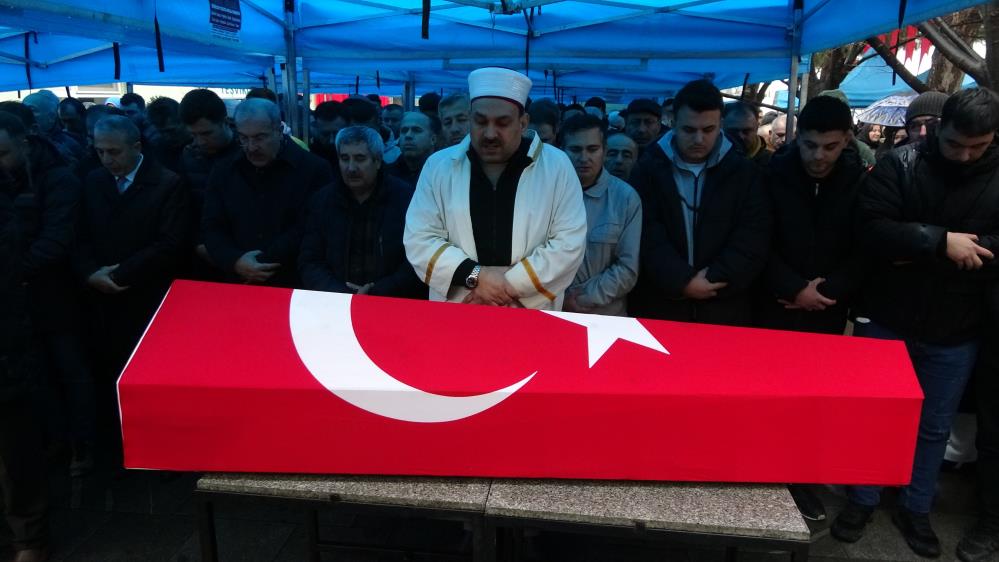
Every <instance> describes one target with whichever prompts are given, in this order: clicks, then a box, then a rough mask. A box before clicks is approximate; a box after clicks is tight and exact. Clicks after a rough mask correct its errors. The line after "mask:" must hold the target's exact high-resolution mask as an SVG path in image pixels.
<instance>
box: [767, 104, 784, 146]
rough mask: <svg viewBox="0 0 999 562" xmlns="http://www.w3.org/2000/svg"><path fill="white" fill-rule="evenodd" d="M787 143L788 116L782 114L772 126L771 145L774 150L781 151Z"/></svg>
mask: <svg viewBox="0 0 999 562" xmlns="http://www.w3.org/2000/svg"><path fill="white" fill-rule="evenodd" d="M786 141H787V115H785V114H783V113H781V114H780V115H778V116H777V118H776V119H774V122H773V123H772V124H771V126H770V144H772V145H773V147H774V150H778V149H780V147H782V146H784V143H785V142H786Z"/></svg>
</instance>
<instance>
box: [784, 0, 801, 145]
mask: <svg viewBox="0 0 999 562" xmlns="http://www.w3.org/2000/svg"><path fill="white" fill-rule="evenodd" d="M791 6H792V9H793V17H792V19H793V23H792V24H791V76H790V80H788V84H787V125H786V127H787V129H786V131H787V134H786V136H785V138H786V139H787V140H786V141H785V142H788V143H790V142H791V141H792V140H793V139H794V125H795V123H794V102H795V100H796V99H797V95H798V64H799V62H800V60H801V20H802V12H803V6H804V2H803V0H792V4H791Z"/></svg>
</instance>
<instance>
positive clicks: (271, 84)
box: [264, 63, 277, 92]
mask: <svg viewBox="0 0 999 562" xmlns="http://www.w3.org/2000/svg"><path fill="white" fill-rule="evenodd" d="M275 64H276V63H275ZM264 87H265V88H267V89H268V90H270V91H272V92H277V78H275V77H274V65H273V64H272V65H271V67H270V68H268V69H267V84H265V86H264Z"/></svg>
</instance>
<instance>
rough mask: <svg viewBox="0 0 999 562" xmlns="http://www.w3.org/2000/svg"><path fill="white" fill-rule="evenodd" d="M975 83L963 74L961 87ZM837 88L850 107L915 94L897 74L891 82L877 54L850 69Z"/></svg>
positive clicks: (926, 73) (884, 64) (889, 75)
mask: <svg viewBox="0 0 999 562" xmlns="http://www.w3.org/2000/svg"><path fill="white" fill-rule="evenodd" d="M928 77H929V72H924V73H922V74H920V75H919V76H917V78H919V79H920V80H921V81H923V82H925V81H926V79H927V78H928ZM975 84H976V82H975V79H974V78H972V77H970V76H967V75H965V77H964V82H962V84H961V87H962V88H970V87H972V86H974V85H975ZM839 89H840V90H843V93H845V94H846V95H847V97H848V98H849V99H850V107H868V106H870V105H871V104H873V103H875V102H877V101H878V100H882V99H884V98H887V97H889V96H914V95H916V92H915V90H913V89H912V88H910V87H909V85H908V84H906V83H905V81H903V80H902V79H901V78H899V77H897V76H896V77H895V83H894V84H892V70H891V67H890V66H888V64H887V63H885V61H884V60H883V59H882V58H881V57H879V56H874V57H872V58H870V59H868V60H866V61H864V62H862V63H860V65H858V66H857V68H854V69H853V70H851V71H850V74H848V75H847V76H846V78H844V79H843V82H842V83H841V84H840V87H839Z"/></svg>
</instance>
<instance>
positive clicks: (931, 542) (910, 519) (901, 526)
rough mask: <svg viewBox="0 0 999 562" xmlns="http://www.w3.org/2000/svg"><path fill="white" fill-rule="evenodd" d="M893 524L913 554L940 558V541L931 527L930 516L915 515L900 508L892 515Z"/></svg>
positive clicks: (923, 514)
mask: <svg viewBox="0 0 999 562" xmlns="http://www.w3.org/2000/svg"><path fill="white" fill-rule="evenodd" d="M891 522H892V523H894V524H895V526H896V527H898V530H899V531H902V536H903V537H905V542H906V543H908V544H909V548H911V549H912V551H913V552H915V553H916V554H918V555H920V556H924V557H926V558H937V557H938V556H940V539H938V538H937V534H936V533H934V532H933V527H931V526H930V516H929V514H925V513H913V512H911V511H909V510H908V509H905V508H904V507H899V508H898V509H896V510H895V514H894V515H892V517H891Z"/></svg>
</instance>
